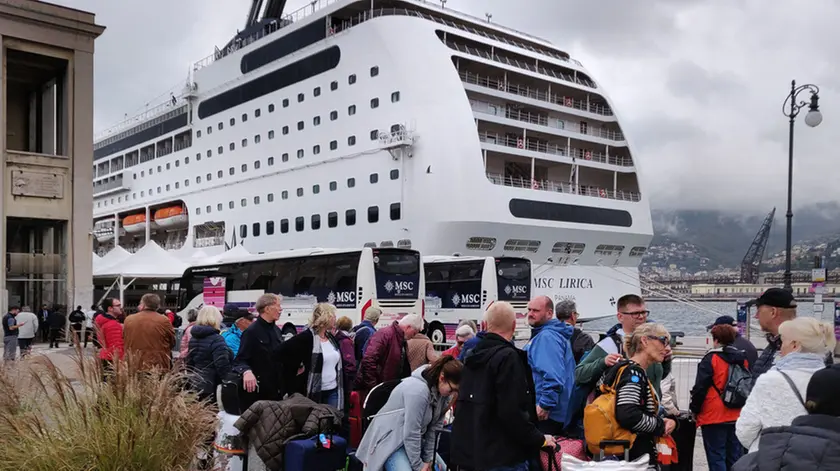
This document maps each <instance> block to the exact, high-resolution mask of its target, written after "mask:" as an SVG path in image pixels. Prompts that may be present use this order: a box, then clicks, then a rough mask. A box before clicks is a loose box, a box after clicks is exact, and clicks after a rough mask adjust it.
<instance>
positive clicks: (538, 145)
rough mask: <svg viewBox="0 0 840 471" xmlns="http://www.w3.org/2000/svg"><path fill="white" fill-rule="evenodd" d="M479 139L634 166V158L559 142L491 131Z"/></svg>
mask: <svg viewBox="0 0 840 471" xmlns="http://www.w3.org/2000/svg"><path fill="white" fill-rule="evenodd" d="M478 140H479V141H481V142H482V143H485V144H491V145H497V146H504V147H510V148H513V149H520V150H527V151H531V152H537V153H540V154H548V155H559V156H562V157H569V158H572V159H582V160H585V161H587V162H598V163H602V164H607V165H617V166H619V167H632V166H633V159H631V158H630V157H621V156H614V155H608V154H605V153H602V152H596V151H592V150H588V149H579V148H575V147H567V146H561V145H559V144H552V143H546V142H540V141H537V140H536V139H522V138H518V137H509V136H503V135H501V134H496V133H491V132H479V133H478Z"/></svg>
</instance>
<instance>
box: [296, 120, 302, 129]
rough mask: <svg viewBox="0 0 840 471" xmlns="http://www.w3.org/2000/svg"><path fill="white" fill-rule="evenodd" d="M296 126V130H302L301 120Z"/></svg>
mask: <svg viewBox="0 0 840 471" xmlns="http://www.w3.org/2000/svg"><path fill="white" fill-rule="evenodd" d="M297 128H298V131H303V121H298V124H297Z"/></svg>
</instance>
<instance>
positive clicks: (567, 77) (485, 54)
mask: <svg viewBox="0 0 840 471" xmlns="http://www.w3.org/2000/svg"><path fill="white" fill-rule="evenodd" d="M444 43H445V44H446V45H447V46H449V47H450V48H451V49H455V50H456V51H458V52H463V53H465V54H470V55H472V56H476V57H481V58H483V59H487V60H491V61H494V62H501V63H503V64H507V65H510V66H512V67H516V68H519V69H523V70H527V71H530V72H534V73H537V74H542V75H548V76H551V77H554V78H556V79H559V80H563V81H564V82H570V83H575V84H578V85H583V86H585V87H589V88H597V87H596V85H595V82H593V81H591V80H587V79H583V78H580V77H578V76H576V75H572V74H566V73H563V72H557V71H555V70H552V69H547V68H545V67H542V66H540V65H537V61H536V60H535V61H534V63H533V64H531V63H528V62H523V61H520V60H518V59H511V58H509V57H507V56H504V55H501V54H496V53H495V52H491V51H488V50H486V49H478V48H475V47H472V46H467V45H466V44H461V43H458V42H455V41H451V40H446V41H444Z"/></svg>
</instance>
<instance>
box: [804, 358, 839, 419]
mask: <svg viewBox="0 0 840 471" xmlns="http://www.w3.org/2000/svg"><path fill="white" fill-rule="evenodd" d="M838 389H840V365H832V366H829V367H827V368H824V369H822V370H818V371H817V372H815V373H814V374H813V376H811V380H810V381H809V382H808V389H807V392H806V394H805V401H806V404H807V406H808V412H809V413H811V414H825V415H830V416H833V417H838V416H840V402H838V401H837V390H838Z"/></svg>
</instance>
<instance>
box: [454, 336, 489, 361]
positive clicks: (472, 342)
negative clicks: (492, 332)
mask: <svg viewBox="0 0 840 471" xmlns="http://www.w3.org/2000/svg"><path fill="white" fill-rule="evenodd" d="M485 335H487V332H485V331H483V330H482V331H480V332H477V333H476V334H475V337H473V338H471V339H469V340H467V341H466V342H464V346H463V347H461V353H460V354H459V355H458V361H460V362H461V363H463V362H464V361H466V359H467V356H469V354H470V352H471V351H472V350H473V349H474V348H475V347H476V345H478V343H479V342H481V340H482V339H484V336H485Z"/></svg>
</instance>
